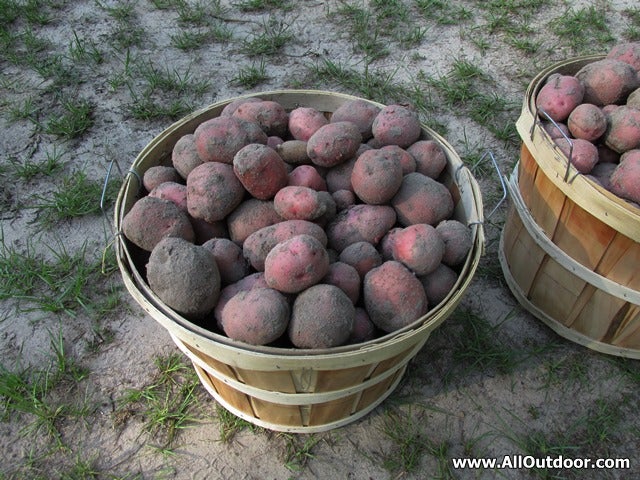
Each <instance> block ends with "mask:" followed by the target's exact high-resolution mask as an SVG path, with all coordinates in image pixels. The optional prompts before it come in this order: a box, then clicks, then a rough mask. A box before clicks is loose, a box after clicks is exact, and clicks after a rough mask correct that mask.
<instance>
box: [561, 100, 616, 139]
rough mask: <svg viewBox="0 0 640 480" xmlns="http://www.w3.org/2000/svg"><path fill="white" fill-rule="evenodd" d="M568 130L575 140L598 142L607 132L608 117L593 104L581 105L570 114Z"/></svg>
mask: <svg viewBox="0 0 640 480" xmlns="http://www.w3.org/2000/svg"><path fill="white" fill-rule="evenodd" d="M567 128H568V129H569V132H571V135H573V137H574V138H582V139H584V140H588V141H589V142H595V141H596V140H598V139H599V138H600V137H601V136H602V135H603V134H604V132H606V130H607V116H606V115H605V113H604V112H603V111H602V109H601V108H600V107H597V106H596V105H593V104H592V103H581V104H580V105H578V106H577V107H576V108H574V109H573V111H572V112H571V113H570V114H569V118H568V119H567Z"/></svg>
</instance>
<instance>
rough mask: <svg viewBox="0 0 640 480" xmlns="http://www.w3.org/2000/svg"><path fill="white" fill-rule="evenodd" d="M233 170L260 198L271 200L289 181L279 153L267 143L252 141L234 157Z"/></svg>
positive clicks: (249, 189)
mask: <svg viewBox="0 0 640 480" xmlns="http://www.w3.org/2000/svg"><path fill="white" fill-rule="evenodd" d="M233 171H234V173H235V174H236V177H238V180H240V183H242V185H243V186H244V188H245V189H246V190H247V191H248V192H249V193H250V194H251V195H252V196H253V197H254V198H257V199H258V200H269V199H271V198H273V197H274V195H275V194H276V193H277V192H278V190H280V189H281V188H282V187H284V186H286V185H287V183H288V182H289V173H288V172H287V168H286V167H285V163H284V161H283V160H282V158H281V157H280V155H278V153H277V152H276V151H275V150H274V149H273V148H271V147H269V146H267V145H262V144H259V143H251V144H249V145H246V146H244V147H242V148H241V149H240V150H239V151H238V153H236V154H235V156H234V157H233Z"/></svg>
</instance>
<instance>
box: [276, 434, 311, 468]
mask: <svg viewBox="0 0 640 480" xmlns="http://www.w3.org/2000/svg"><path fill="white" fill-rule="evenodd" d="M278 437H280V438H281V439H283V440H284V442H285V458H284V466H285V467H286V468H287V469H288V470H290V471H292V472H300V471H302V470H304V468H305V467H306V465H307V462H309V460H312V459H313V458H314V454H313V448H314V447H315V446H316V445H317V444H318V443H319V442H320V441H321V440H322V436H320V435H315V434H309V435H292V434H290V433H280V434H278Z"/></svg>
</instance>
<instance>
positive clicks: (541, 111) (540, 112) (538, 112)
mask: <svg viewBox="0 0 640 480" xmlns="http://www.w3.org/2000/svg"><path fill="white" fill-rule="evenodd" d="M540 115H543V116H544V117H545V118H546V119H547V120H549V121H550V122H551V123H552V124H553V126H554V127H556V128H557V129H558V131H559V132H560V134H561V135H562V136H563V137H564V139H565V140H566V141H567V143H568V144H569V158H568V159H567V169H566V171H565V172H564V179H563V180H564V181H565V182H566V183H571V182H573V181H574V180H575V178H576V177H577V176H578V175H580V172H577V173H576V174H575V175H574V176H573V177H571V180H569V172H570V171H571V165H572V164H573V162H572V160H573V141H572V140H571V139H570V138H569V137H568V136H567V134H566V133H564V131H563V130H562V129H561V128H560V125H558V123H556V121H555V120H554V119H553V118H551V116H550V115H549V114H548V113H547V111H546V110H545V109H544V108H540V107H538V106H537V105H536V113H535V118H536V119H537V120H536V121H534V122H533V124H532V125H531V130H530V132H529V134H530V137H531V140H533V134H534V130H535V128H536V125H539V126H540V128H542V125H541V122H540ZM553 143H554V146H555V147H556V148H557V144H556V143H555V142H553Z"/></svg>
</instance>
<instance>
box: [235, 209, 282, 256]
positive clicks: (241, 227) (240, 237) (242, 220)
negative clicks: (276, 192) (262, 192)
mask: <svg viewBox="0 0 640 480" xmlns="http://www.w3.org/2000/svg"><path fill="white" fill-rule="evenodd" d="M283 220H284V219H283V218H282V217H281V216H280V215H278V213H277V212H276V209H275V207H274V206H273V200H258V199H257V198H247V199H245V200H243V201H242V203H241V204H240V205H238V206H237V207H236V208H235V209H234V210H233V211H232V212H231V213H230V214H229V215H227V218H226V222H227V227H228V230H229V238H230V239H231V240H233V241H234V242H236V243H237V244H238V245H242V244H243V242H244V241H245V240H246V239H247V237H248V236H249V235H251V234H252V233H254V232H257V231H258V230H260V229H261V228H264V227H268V226H270V225H273V224H275V223H279V222H281V221H283Z"/></svg>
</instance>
